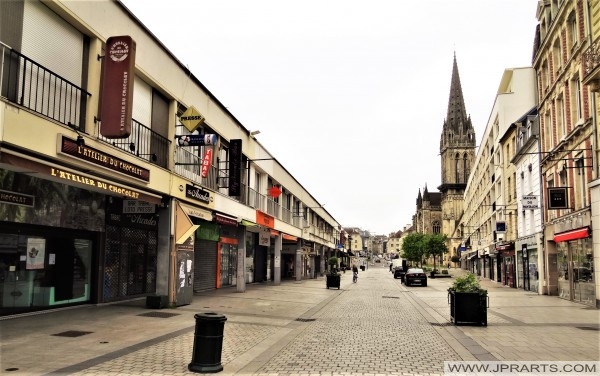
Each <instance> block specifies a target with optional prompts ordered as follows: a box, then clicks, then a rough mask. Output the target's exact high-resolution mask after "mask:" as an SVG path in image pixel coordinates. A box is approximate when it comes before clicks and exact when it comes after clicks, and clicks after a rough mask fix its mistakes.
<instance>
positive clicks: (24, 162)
mask: <svg viewBox="0 0 600 376" xmlns="http://www.w3.org/2000/svg"><path fill="white" fill-rule="evenodd" d="M73 142H74V141H73ZM65 144H66V145H67V146H70V143H69V142H66V143H63V147H64V145H65ZM111 158H113V160H117V159H116V158H114V157H111ZM121 162H123V163H122V164H121V167H125V168H126V169H128V170H135V171H137V172H140V171H141V172H142V173H144V174H145V175H144V176H145V177H148V178H149V172H148V171H147V170H144V169H143V168H141V167H139V166H134V165H131V164H129V165H127V166H125V162H124V161H121ZM146 173H147V174H146ZM160 203H161V196H158V195H155V194H153V193H149V192H146V191H143V190H141V189H139V188H137V187H133V186H129V185H127V184H124V183H119V182H116V181H114V180H109V179H106V178H102V177H100V176H96V175H90V174H89V173H86V172H80V171H78V170H77V168H75V167H72V166H71V167H68V166H65V165H59V164H56V163H48V162H46V161H41V160H38V159H36V158H34V157H32V156H28V155H24V154H19V153H18V152H15V153H13V152H6V151H3V153H2V154H1V155H0V213H1V214H0V216H1V218H3V221H2V224H1V226H0V297H1V298H0V314H1V315H10V314H16V313H24V312H29V311H37V310H44V309H49V308H55V307H59V306H65V305H74V304H82V303H101V302H108V301H114V300H122V299H127V298H131V297H135V296H144V295H147V294H150V293H154V292H155V288H156V254H157V245H158V235H157V234H158V231H157V229H158V216H157V208H158V204H160Z"/></svg>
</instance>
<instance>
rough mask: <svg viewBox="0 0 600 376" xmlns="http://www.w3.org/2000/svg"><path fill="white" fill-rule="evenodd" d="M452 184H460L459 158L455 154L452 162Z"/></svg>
mask: <svg viewBox="0 0 600 376" xmlns="http://www.w3.org/2000/svg"><path fill="white" fill-rule="evenodd" d="M454 174H455V175H454V179H455V180H454V182H455V183H460V156H459V155H458V154H456V156H455V160H454Z"/></svg>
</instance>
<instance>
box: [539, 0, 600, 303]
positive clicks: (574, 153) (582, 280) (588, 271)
mask: <svg viewBox="0 0 600 376" xmlns="http://www.w3.org/2000/svg"><path fill="white" fill-rule="evenodd" d="M599 12H600V5H599V4H598V2H597V1H596V2H594V1H584V0H568V1H556V0H553V1H540V2H539V3H538V9H537V18H538V20H539V25H538V30H537V36H536V41H535V46H534V48H535V51H534V62H533V64H534V67H535V69H536V73H537V91H538V101H539V107H538V112H539V117H540V119H539V121H540V153H541V161H540V163H541V176H542V190H543V192H544V194H545V195H546V197H547V200H546V205H545V207H544V249H545V251H546V259H545V267H546V276H547V293H548V294H549V295H558V296H559V297H561V298H564V299H568V300H572V301H576V302H580V303H583V304H586V305H591V306H595V307H598V306H600V304H599V302H600V298H599V295H598V286H597V280H598V278H597V276H598V267H599V266H600V255H598V251H597V250H596V249H595V248H594V239H593V236H592V235H593V231H592V224H593V223H592V217H593V215H595V213H592V201H591V200H592V194H591V188H592V186H593V185H594V184H593V182H594V180H596V179H597V178H598V176H597V175H598V174H597V167H594V166H595V165H597V150H598V146H597V145H598V143H597V142H598V136H597V133H598V129H597V128H598V126H597V115H598V108H597V104H596V103H595V91H594V90H596V91H597V82H598V81H596V80H597V78H594V76H593V73H592V70H593V69H592V68H593V66H594V63H593V61H594V59H593V58H592V59H588V56H590V55H586V54H587V53H589V51H590V50H592V51H594V49H595V51H597V38H598V31H599V28H600V26H599V24H600V16H599V14H600V13H599ZM594 43H596V44H594ZM596 56H597V55H596ZM596 60H597V57H596ZM588 63H590V64H589V65H588ZM596 68H597V61H596ZM590 74H591V76H590ZM584 78H585V83H584V81H583V80H584ZM596 225H597V224H596Z"/></svg>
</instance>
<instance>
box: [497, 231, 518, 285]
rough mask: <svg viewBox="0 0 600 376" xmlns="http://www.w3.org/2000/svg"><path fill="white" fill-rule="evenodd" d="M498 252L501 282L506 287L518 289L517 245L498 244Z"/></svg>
mask: <svg viewBox="0 0 600 376" xmlns="http://www.w3.org/2000/svg"><path fill="white" fill-rule="evenodd" d="M496 251H497V252H498V254H499V262H500V281H499V282H502V284H503V285H504V286H508V287H517V276H516V268H515V262H516V261H515V243H514V242H499V243H496Z"/></svg>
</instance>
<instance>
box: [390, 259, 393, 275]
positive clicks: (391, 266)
mask: <svg viewBox="0 0 600 376" xmlns="http://www.w3.org/2000/svg"><path fill="white" fill-rule="evenodd" d="M392 265H393V264H392V262H391V261H390V272H391V271H392Z"/></svg>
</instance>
